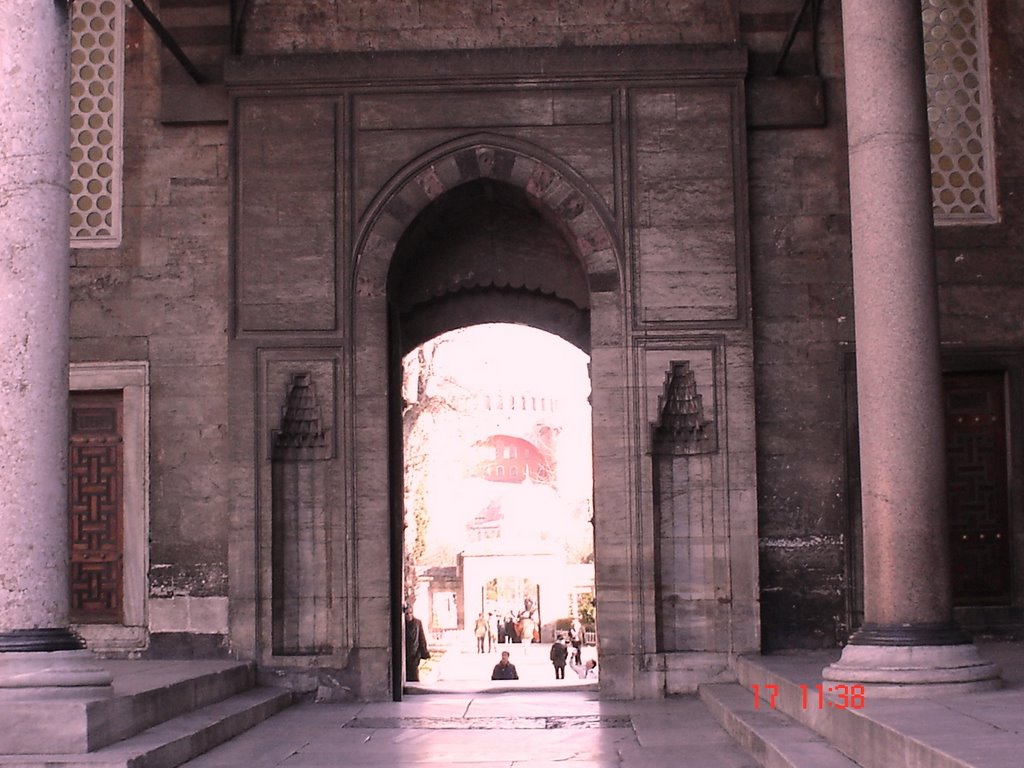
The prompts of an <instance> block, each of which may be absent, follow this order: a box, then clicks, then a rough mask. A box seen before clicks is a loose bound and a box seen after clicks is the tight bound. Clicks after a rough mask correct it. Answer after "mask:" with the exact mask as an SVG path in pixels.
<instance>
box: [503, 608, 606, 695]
mask: <svg viewBox="0 0 1024 768" xmlns="http://www.w3.org/2000/svg"><path fill="white" fill-rule="evenodd" d="M570 649H571V650H570ZM524 651H525V649H524ZM548 658H549V659H550V660H551V665H552V666H553V667H554V668H555V679H556V680H564V679H565V668H566V666H568V667H569V668H570V669H572V670H573V671H574V672H575V673H576V675H577V677H579V678H580V679H581V680H586V679H596V678H597V661H596V660H595V659H588V660H587V662H586V663H585V664H584V663H583V624H582V623H581V622H580V620H579V619H573V621H572V625H571V626H570V627H569V635H568V637H566V636H565V635H563V634H559V635H557V636H556V637H555V641H554V642H553V643H552V644H551V649H550V650H549V651H548ZM518 679H519V672H518V670H516V665H515V664H513V663H512V662H511V660H510V658H509V652H508V651H502V653H501V660H500V661H499V662H498V663H497V664H495V665H494V670H493V671H492V672H491V680H518Z"/></svg>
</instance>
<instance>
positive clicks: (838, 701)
mask: <svg viewBox="0 0 1024 768" xmlns="http://www.w3.org/2000/svg"><path fill="white" fill-rule="evenodd" d="M751 689H752V690H753V691H754V709H760V708H761V702H762V701H766V702H767V703H768V707H769V708H770V709H775V705H776V703H777V702H778V698H779V686H777V685H774V684H768V685H752V686H751ZM762 694H763V696H762ZM863 706H864V686H863V685H846V684H845V683H837V684H835V685H824V684H823V683H818V684H817V685H806V684H804V683H801V684H800V708H801V709H815V708H817V709H825V708H826V707H831V708H833V709H861V708H862V707H863Z"/></svg>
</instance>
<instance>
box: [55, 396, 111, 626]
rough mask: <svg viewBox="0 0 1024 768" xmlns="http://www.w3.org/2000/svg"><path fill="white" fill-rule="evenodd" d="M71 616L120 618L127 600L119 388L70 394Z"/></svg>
mask: <svg viewBox="0 0 1024 768" xmlns="http://www.w3.org/2000/svg"><path fill="white" fill-rule="evenodd" d="M69 442H70V445H69V450H68V520H69V526H68V529H69V535H70V544H71V621H72V622H75V623H96V622H100V623H120V622H121V621H123V605H124V574H123V561H124V544H123V506H124V502H123V484H124V455H123V445H122V443H123V439H122V404H121V393H119V392H115V393H72V396H71V429H70V441H69Z"/></svg>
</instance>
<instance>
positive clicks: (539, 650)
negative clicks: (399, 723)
mask: <svg viewBox="0 0 1024 768" xmlns="http://www.w3.org/2000/svg"><path fill="white" fill-rule="evenodd" d="M550 650H551V644H550V643H530V644H528V645H523V644H520V643H507V644H498V643H494V644H492V645H491V647H490V649H489V650H486V648H485V652H484V653H477V651H476V638H474V637H472V636H471V635H470V634H469V633H468V632H465V633H458V634H453V635H451V636H450V638H449V639H448V641H447V643H442V642H438V643H435V644H434V646H433V647H432V649H431V652H432V655H433V658H431V659H430V661H428V662H425V663H424V664H423V667H422V671H421V673H420V682H419V683H407V684H406V693H408V694H416V693H473V692H481V693H486V692H491V693H495V692H500V691H538V690H551V691H588V690H596V689H597V687H598V685H599V682H598V680H594V679H588V680H581V679H580V678H579V676H578V675H577V674H576V672H574V671H573V670H572V668H570V667H566V669H565V679H563V680H557V679H555V669H554V666H553V665H552V663H551V660H550V657H549V652H550ZM502 651H508V652H509V657H510V660H511V661H512V663H513V664H514V665H515V667H516V671H517V672H518V673H519V679H518V680H497V681H492V680H491V671H492V670H493V669H494V665H495V664H497V663H498V660H499V659H500V658H501V652H502ZM597 658H598V653H597V648H596V647H594V646H584V648H583V661H584V662H586V661H587V660H588V659H595V660H597ZM598 668H599V669H600V664H598Z"/></svg>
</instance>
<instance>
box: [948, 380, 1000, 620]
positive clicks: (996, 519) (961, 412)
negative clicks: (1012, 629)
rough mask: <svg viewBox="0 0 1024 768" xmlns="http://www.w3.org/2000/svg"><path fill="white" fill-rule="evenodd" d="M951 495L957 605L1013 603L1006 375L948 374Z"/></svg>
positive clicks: (949, 494)
mask: <svg viewBox="0 0 1024 768" xmlns="http://www.w3.org/2000/svg"><path fill="white" fill-rule="evenodd" d="M944 383H945V402H946V460H947V472H948V479H947V489H948V491H947V492H948V506H949V515H950V539H951V552H950V555H951V566H952V571H953V573H952V575H953V602H954V604H955V605H1005V604H1008V603H1009V602H1010V531H1009V508H1008V493H1007V484H1008V476H1007V448H1006V414H1005V396H1004V375H1003V374H1002V373H1000V372H991V373H990V372H982V373H949V374H946V375H945V377H944Z"/></svg>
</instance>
